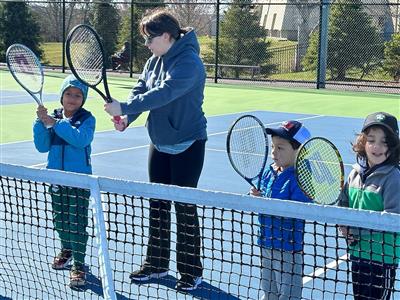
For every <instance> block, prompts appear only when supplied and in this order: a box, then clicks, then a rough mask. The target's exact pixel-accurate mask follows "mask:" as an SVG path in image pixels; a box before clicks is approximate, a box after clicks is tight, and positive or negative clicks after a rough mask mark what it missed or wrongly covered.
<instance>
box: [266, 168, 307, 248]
mask: <svg viewBox="0 0 400 300" xmlns="http://www.w3.org/2000/svg"><path fill="white" fill-rule="evenodd" d="M294 172H295V170H294V167H289V168H287V169H285V170H284V171H283V172H282V173H279V174H278V173H277V172H276V171H275V170H274V169H273V167H272V165H270V167H269V170H268V171H266V172H265V173H264V175H263V177H262V184H261V191H262V192H263V194H264V195H265V197H268V198H274V199H282V200H293V201H300V202H311V200H310V199H309V198H308V197H307V196H306V195H304V193H303V192H302V191H301V189H300V187H299V186H298V184H297V181H296V178H295V173H294ZM258 220H259V222H260V225H261V227H260V231H259V237H258V244H259V245H260V246H262V247H266V248H270V249H279V250H285V251H302V250H303V236H304V220H299V219H293V218H284V217H278V216H269V215H264V214H260V215H259V216H258Z"/></svg>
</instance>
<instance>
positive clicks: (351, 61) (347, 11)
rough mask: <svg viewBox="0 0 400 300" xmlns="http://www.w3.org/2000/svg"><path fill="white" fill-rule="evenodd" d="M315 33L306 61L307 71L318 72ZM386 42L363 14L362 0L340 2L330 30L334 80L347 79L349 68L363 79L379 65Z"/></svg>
mask: <svg viewBox="0 0 400 300" xmlns="http://www.w3.org/2000/svg"><path fill="white" fill-rule="evenodd" d="M315 35H318V33H317V32H314V33H313V34H312V37H311V39H310V45H309V49H308V50H307V53H306V56H305V57H304V59H303V65H304V67H305V69H306V70H315V64H316V62H317V60H318V43H317V42H316V41H315V40H313V39H315V38H316V37H315ZM382 54H383V41H382V39H381V37H380V35H379V33H378V31H377V29H376V28H375V27H374V26H373V25H372V21H371V18H370V16H369V15H368V14H367V13H366V12H364V11H363V7H362V2H361V0H337V1H336V2H335V3H334V4H333V5H332V10H331V15H330V19H329V29H328V59H327V69H328V70H329V71H330V73H331V77H332V79H334V80H346V72H348V70H350V69H354V68H356V69H359V70H361V78H362V77H363V76H364V75H365V74H367V73H368V72H370V71H371V70H373V69H374V68H377V67H378V66H379V61H380V59H381V58H382Z"/></svg>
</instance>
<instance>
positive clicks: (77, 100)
mask: <svg viewBox="0 0 400 300" xmlns="http://www.w3.org/2000/svg"><path fill="white" fill-rule="evenodd" d="M87 93H88V87H87V86H86V85H84V84H82V83H80V82H79V81H78V80H77V79H76V78H75V77H73V76H72V75H70V76H68V77H67V78H66V79H65V80H64V82H63V83H62V86H61V91H60V96H61V104H62V108H60V109H56V110H55V111H54V113H53V114H51V115H49V114H48V113H47V108H46V107H44V106H42V105H41V106H39V107H38V109H37V112H36V114H37V116H38V118H37V120H36V121H35V122H34V125H33V138H34V143H35V147H36V149H37V150H38V151H39V152H42V153H44V152H48V156H47V168H48V169H56V170H63V171H69V172H77V173H85V174H91V173H92V166H91V162H90V154H91V146H90V145H91V142H92V141H93V136H94V131H95V123H96V120H95V118H94V116H93V115H92V114H91V113H90V112H89V111H87V110H85V109H84V108H82V106H83V104H84V103H85V100H86V98H87ZM49 192H50V195H51V199H52V210H53V211H52V213H53V223H54V227H55V229H56V231H57V233H58V235H59V237H60V240H61V251H60V253H59V254H58V255H57V256H56V257H55V258H54V261H53V263H52V268H53V269H56V270H61V269H64V268H65V267H67V266H68V265H69V264H70V262H71V261H72V260H73V261H74V263H73V266H72V268H71V272H70V286H71V287H72V288H76V287H79V286H83V285H85V284H86V275H85V271H84V262H85V252H86V244H87V240H88V233H87V232H86V227H87V224H88V205H89V191H88V190H84V189H78V188H72V187H66V186H58V185H52V186H51V187H50V189H49Z"/></svg>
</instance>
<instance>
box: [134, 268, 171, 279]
mask: <svg viewBox="0 0 400 300" xmlns="http://www.w3.org/2000/svg"><path fill="white" fill-rule="evenodd" d="M167 275H168V270H166V271H160V270H157V269H156V270H155V269H154V268H149V267H142V268H140V270H137V271H134V272H132V273H131V275H129V278H130V279H131V280H135V281H147V280H150V279H152V278H155V279H159V278H163V277H165V276H167Z"/></svg>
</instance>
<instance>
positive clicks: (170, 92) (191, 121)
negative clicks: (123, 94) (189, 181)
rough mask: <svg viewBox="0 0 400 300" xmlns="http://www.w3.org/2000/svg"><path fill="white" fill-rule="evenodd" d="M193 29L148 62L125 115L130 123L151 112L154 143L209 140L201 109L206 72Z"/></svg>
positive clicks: (124, 105)
mask: <svg viewBox="0 0 400 300" xmlns="http://www.w3.org/2000/svg"><path fill="white" fill-rule="evenodd" d="M199 52H200V46H199V43H198V41H197V37H196V34H195V33H194V31H193V30H191V31H189V32H187V33H186V34H185V35H183V36H182V37H181V38H180V39H178V40H177V41H175V43H174V44H173V45H172V46H171V48H170V49H169V50H168V52H167V53H166V54H165V55H163V56H161V57H155V56H152V57H151V58H150V59H149V60H148V61H147V63H146V65H145V67H144V70H143V73H142V74H141V76H140V78H139V80H138V83H137V84H136V86H135V87H134V88H133V89H132V91H131V93H130V95H129V99H128V102H127V103H121V108H122V114H123V115H128V121H129V123H131V122H133V121H134V120H135V119H136V118H137V117H138V116H139V115H140V114H141V113H142V112H144V111H150V113H149V116H148V118H147V123H146V126H147V130H148V132H149V136H150V139H151V141H152V142H153V144H156V145H174V144H179V143H182V142H185V141H193V140H205V139H207V132H206V126H207V125H206V124H207V120H206V118H205V116H204V112H203V110H202V104H203V98H204V94H203V91H204V85H205V80H206V73H205V69H204V65H203V62H202V61H201V59H200V57H199Z"/></svg>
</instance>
